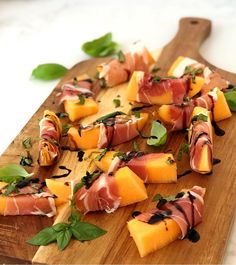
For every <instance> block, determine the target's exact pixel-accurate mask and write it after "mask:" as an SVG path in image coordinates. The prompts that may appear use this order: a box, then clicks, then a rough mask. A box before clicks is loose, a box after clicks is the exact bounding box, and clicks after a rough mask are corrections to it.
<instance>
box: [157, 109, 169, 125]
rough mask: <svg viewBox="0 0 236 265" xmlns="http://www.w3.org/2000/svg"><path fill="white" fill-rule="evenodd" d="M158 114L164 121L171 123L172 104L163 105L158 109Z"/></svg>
mask: <svg viewBox="0 0 236 265" xmlns="http://www.w3.org/2000/svg"><path fill="white" fill-rule="evenodd" d="M158 115H159V116H160V118H161V120H162V121H163V122H164V123H167V124H170V123H171V115H170V105H162V106H160V108H159V109H158Z"/></svg>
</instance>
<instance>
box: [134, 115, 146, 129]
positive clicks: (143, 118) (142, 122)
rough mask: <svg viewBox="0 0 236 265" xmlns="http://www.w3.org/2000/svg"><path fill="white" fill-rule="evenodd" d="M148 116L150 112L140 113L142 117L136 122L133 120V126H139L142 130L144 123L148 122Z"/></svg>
mask: <svg viewBox="0 0 236 265" xmlns="http://www.w3.org/2000/svg"><path fill="white" fill-rule="evenodd" d="M148 117H149V115H148V113H140V118H138V119H137V120H136V122H133V124H132V126H133V127H134V128H137V130H139V131H141V130H142V129H143V127H144V125H145V124H146V122H147V120H148Z"/></svg>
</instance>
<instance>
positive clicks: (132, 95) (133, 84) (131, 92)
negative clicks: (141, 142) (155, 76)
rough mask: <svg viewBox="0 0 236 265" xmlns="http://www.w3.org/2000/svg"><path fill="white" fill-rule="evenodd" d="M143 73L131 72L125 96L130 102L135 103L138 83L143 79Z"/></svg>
mask: <svg viewBox="0 0 236 265" xmlns="http://www.w3.org/2000/svg"><path fill="white" fill-rule="evenodd" d="M143 75H144V72H142V71H135V72H133V74H132V76H131V78H130V81H129V84H128V86H127V90H126V93H127V94H126V95H127V99H128V100H130V101H136V100H137V95H138V90H139V86H138V85H139V81H140V80H141V79H142V78H143Z"/></svg>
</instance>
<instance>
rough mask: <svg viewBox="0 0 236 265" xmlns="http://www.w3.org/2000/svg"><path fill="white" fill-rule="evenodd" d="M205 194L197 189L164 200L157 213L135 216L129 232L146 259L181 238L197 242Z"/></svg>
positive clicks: (137, 214) (201, 189) (154, 211)
mask: <svg viewBox="0 0 236 265" xmlns="http://www.w3.org/2000/svg"><path fill="white" fill-rule="evenodd" d="M204 194H205V189H204V188H202V187H199V186H194V187H193V188H191V189H190V190H184V191H181V192H180V193H178V194H177V195H176V196H173V198H171V199H168V200H167V199H165V198H162V197H160V200H159V202H158V204H157V208H156V209H152V210H148V211H147V212H144V213H141V212H134V213H133V216H135V217H134V219H133V220H131V221H129V222H128V230H129V232H130V235H131V237H133V239H134V242H135V244H136V246H137V248H138V251H139V254H140V256H141V257H144V256H146V255H148V254H149V253H151V252H153V251H156V250H158V249H160V248H163V247H165V246H167V245H168V244H170V243H171V242H173V241H175V240H177V239H178V238H179V239H184V238H188V239H189V240H190V241H192V242H197V241H198V240H199V238H200V236H199V234H198V232H197V231H196V230H194V227H195V226H197V225H198V224H199V223H201V221H202V213H203V205H204V201H203V197H204Z"/></svg>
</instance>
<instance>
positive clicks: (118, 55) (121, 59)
mask: <svg viewBox="0 0 236 265" xmlns="http://www.w3.org/2000/svg"><path fill="white" fill-rule="evenodd" d="M117 57H118V61H119V62H120V63H124V62H125V55H124V53H123V52H122V50H120V51H119V52H118V53H117Z"/></svg>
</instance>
